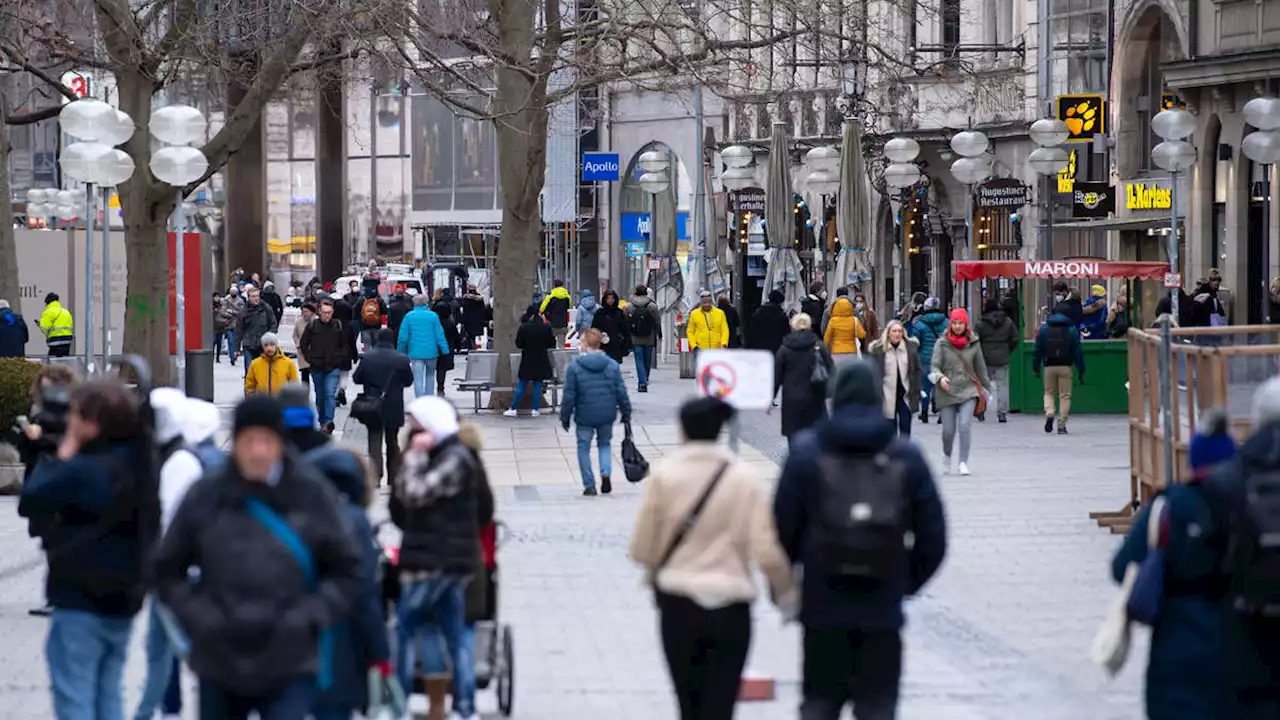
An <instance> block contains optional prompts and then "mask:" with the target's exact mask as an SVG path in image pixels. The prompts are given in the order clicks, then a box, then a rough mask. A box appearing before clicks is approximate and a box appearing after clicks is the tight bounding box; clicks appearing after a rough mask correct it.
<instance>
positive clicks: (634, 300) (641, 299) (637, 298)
mask: <svg viewBox="0 0 1280 720" xmlns="http://www.w3.org/2000/svg"><path fill="white" fill-rule="evenodd" d="M652 302H653V298H651V297H649V296H648V295H632V296H631V304H632V305H635V306H636V307H639V308H643V307H649V304H650V303H652Z"/></svg>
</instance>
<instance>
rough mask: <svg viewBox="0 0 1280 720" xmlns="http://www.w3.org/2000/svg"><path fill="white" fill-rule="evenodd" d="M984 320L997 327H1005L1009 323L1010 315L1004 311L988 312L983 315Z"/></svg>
mask: <svg viewBox="0 0 1280 720" xmlns="http://www.w3.org/2000/svg"><path fill="white" fill-rule="evenodd" d="M982 319H983V320H986V321H987V322H989V323H991V324H992V325H995V326H996V327H1003V326H1004V325H1005V323H1008V322H1009V313H1007V312H1005V311H1003V310H988V311H986V312H984V313H982Z"/></svg>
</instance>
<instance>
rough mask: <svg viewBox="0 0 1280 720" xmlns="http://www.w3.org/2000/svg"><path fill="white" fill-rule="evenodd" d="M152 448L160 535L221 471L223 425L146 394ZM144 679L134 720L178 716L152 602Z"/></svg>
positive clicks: (174, 661)
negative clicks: (193, 492)
mask: <svg viewBox="0 0 1280 720" xmlns="http://www.w3.org/2000/svg"><path fill="white" fill-rule="evenodd" d="M151 408H152V410H153V412H154V413H155V415H154V417H155V438H156V447H158V448H159V450H160V460H161V465H160V529H161V532H162V533H163V532H164V530H166V529H168V527H169V524H170V522H172V520H173V516H174V514H175V513H176V512H177V511H178V506H179V505H181V504H182V500H183V498H184V497H186V495H187V491H188V490H190V489H191V487H192V486H193V485H195V484H196V482H197V481H199V480H200V478H201V477H203V476H204V474H205V473H206V472H211V471H214V470H218V469H220V468H221V467H222V466H223V465H224V464H226V456H225V455H224V454H223V453H222V451H221V450H220V449H218V446H217V444H216V442H215V441H214V434H215V433H217V431H218V429H219V428H220V427H221V425H222V416H221V414H220V413H219V411H218V408H217V406H215V405H214V404H213V403H208V402H205V401H203V400H199V399H196V398H189V397H187V396H186V395H184V394H182V392H181V391H180V390H176V389H174V388H156V389H155V390H152V391H151ZM146 647H147V678H146V684H145V685H143V688H142V699H141V700H140V701H139V703H138V710H137V712H135V713H134V715H133V717H134V720H152V718H153V717H154V716H155V713H156V710H157V709H160V710H161V711H162V712H163V713H164V714H165V715H174V716H176V715H180V714H181V713H182V682H181V677H180V676H181V667H182V663H181V662H180V660H179V659H178V657H177V655H176V654H175V651H174V648H173V645H172V643H171V642H170V639H169V635H168V633H167V632H166V631H165V628H164V623H163V621H162V620H161V618H160V609H159V607H158V606H157V604H156V601H155V599H154V598H152V601H151V612H150V613H149V616H148V621H147V646H146Z"/></svg>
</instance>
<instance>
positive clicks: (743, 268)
mask: <svg viewBox="0 0 1280 720" xmlns="http://www.w3.org/2000/svg"><path fill="white" fill-rule="evenodd" d="M720 159H721V160H723V161H724V164H725V166H726V167H725V170H724V172H722V173H720V184H721V185H724V188H725V189H726V190H728V191H729V192H731V193H733V200H734V207H733V218H734V222H733V227H736V228H738V236H739V240H738V243H737V244H736V245H735V244H734V243H732V242H730V243H729V246H730V247H736V248H737V262H736V265H737V273H736V274H737V278H736V279H735V280H734V283H733V291H734V301H735V304H736V305H737V306H738V311H739V312H742V311H743V310H744V309H745V307H744V304H743V303H744V298H745V297H746V295H745V292H744V291H745V288H746V283H747V255H748V251H749V247H748V245H749V240H748V238H747V233H746V232H745V227H744V224H745V220H744V219H743V217H742V202H741V198H740V197H739V196H738V193H739V192H741V191H742V190H746V189H747V188H749V187H751V186H753V185H754V184H755V182H756V173H755V170H753V169H752V168H751V164H752V163H753V162H754V161H755V153H754V152H753V151H752V150H751V148H749V147H747V146H745V145H730V146H729V147H727V148H725V149H723V150H721V151H720Z"/></svg>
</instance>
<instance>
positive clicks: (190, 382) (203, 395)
mask: <svg viewBox="0 0 1280 720" xmlns="http://www.w3.org/2000/svg"><path fill="white" fill-rule="evenodd" d="M186 372H187V378H186V379H187V397H193V398H197V399H199V400H204V401H205V402H213V351H212V350H188V351H187V371H186Z"/></svg>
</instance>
